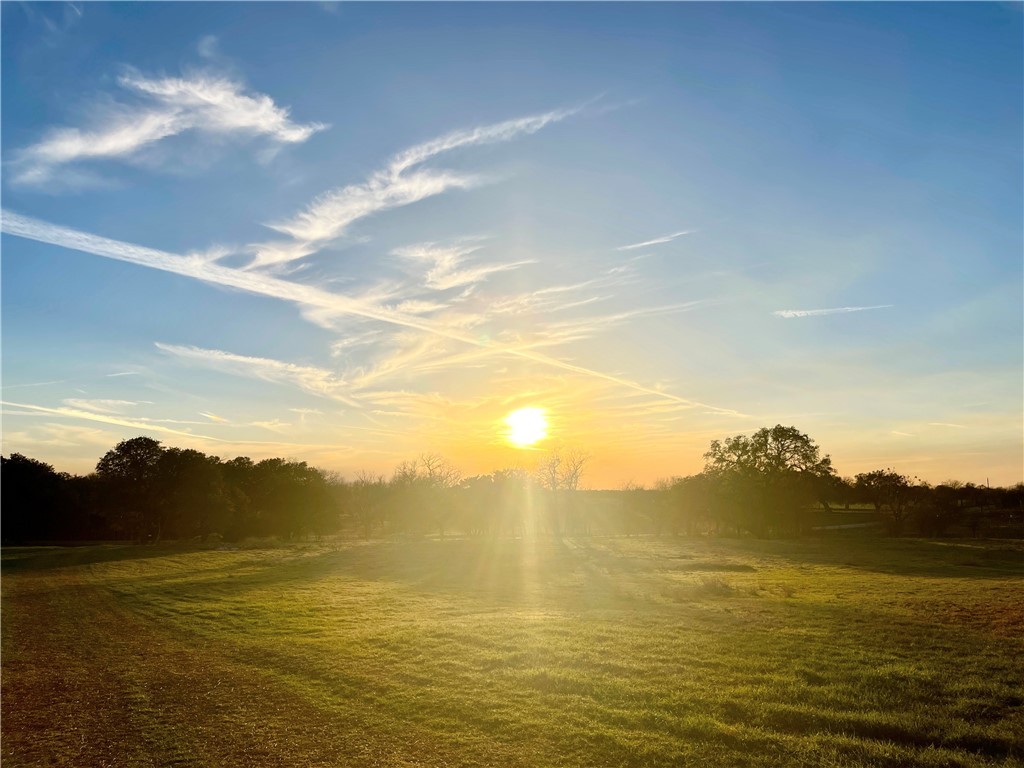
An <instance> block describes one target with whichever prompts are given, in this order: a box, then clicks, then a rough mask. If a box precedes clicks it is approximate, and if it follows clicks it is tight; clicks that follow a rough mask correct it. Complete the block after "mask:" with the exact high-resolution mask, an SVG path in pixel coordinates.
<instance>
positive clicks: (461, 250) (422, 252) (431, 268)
mask: <svg viewBox="0 0 1024 768" xmlns="http://www.w3.org/2000/svg"><path fill="white" fill-rule="evenodd" d="M480 247H481V246H479V245H453V246H442V245H436V244H435V243H421V244H419V245H411V246H406V247H404V248H397V249H395V250H394V251H392V254H393V255H395V256H400V257H402V258H404V259H407V260H409V261H412V262H416V263H418V264H424V265H426V272H425V275H424V278H423V280H424V285H425V286H426V287H427V288H431V289H433V290H435V291H447V290H449V289H451V288H465V287H466V286H470V285H475V284H476V283H479V282H482V281H484V280H486V279H487V277H488V275H493V274H495V273H497V272H507V271H509V270H511V269H517V268H518V267H521V266H524V265H526V264H535V263H536V259H522V260H520V261H509V262H498V263H490V264H487V263H480V264H470V265H466V262H467V257H468V256H470V255H471V254H473V253H475V252H476V251H478V250H480ZM464 265H465V266H464Z"/></svg>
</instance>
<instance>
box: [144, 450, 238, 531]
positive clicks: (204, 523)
mask: <svg viewBox="0 0 1024 768" xmlns="http://www.w3.org/2000/svg"><path fill="white" fill-rule="evenodd" d="M155 485H156V490H157V495H158V499H157V509H158V514H159V515H160V518H161V521H160V528H161V530H163V531H164V534H165V535H167V536H170V537H172V538H192V537H195V536H199V537H202V538H204V539H205V538H206V536H208V535H209V534H211V533H219V534H223V533H224V532H225V530H226V528H227V526H228V524H229V521H230V517H229V508H230V495H229V494H228V493H227V489H226V487H225V484H224V478H223V475H222V474H221V466H220V459H218V458H216V457H214V456H207V455H206V454H205V453H201V452H200V451H196V450H192V449H190V448H188V449H182V448H167V449H165V450H164V451H163V454H162V455H161V456H160V459H159V461H158V462H157V465H156V480H155Z"/></svg>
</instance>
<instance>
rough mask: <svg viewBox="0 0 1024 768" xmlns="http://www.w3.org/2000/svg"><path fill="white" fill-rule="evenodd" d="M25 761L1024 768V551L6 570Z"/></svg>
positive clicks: (411, 551) (871, 543) (475, 552)
mask: <svg viewBox="0 0 1024 768" xmlns="http://www.w3.org/2000/svg"><path fill="white" fill-rule="evenodd" d="M2 619H3V622H2V631H3V649H2V650H3V687H2V694H3V702H2V703H3V721H2V728H3V739H2V758H3V764H4V765H5V766H11V767H12V768H13V767H14V766H128V765H132V766H134V765H139V766H150V765H152V766H171V765H174V766H186V765H197V766H198V765H214V766H269V765H294V766H328V765H331V766H335V765H337V766H343V765H353V766H413V765H423V766H484V765H493V766H680V765H701V766H705V765H721V766H741V765H746V766H776V765H807V766H819V765H835V766H845V765H874V766H907V765H921V766H956V765H964V766H975V765H977V766H982V765H1019V764H1022V762H1024V548H1022V546H1021V544H1020V543H1011V542H976V541H951V540H947V541H942V540H937V541H923V540H882V539H874V538H854V537H843V536H839V537H835V538H825V539H813V540H801V541H750V540H713V539H710V540H709V539H696V540H686V539H674V538H646V537H637V538H625V537H613V538H594V539H589V540H587V539H581V540H563V541H554V540H550V539H533V538H524V539H503V540H486V539H447V540H440V539H418V540H394V541H377V542H368V543H348V542H344V543H322V544H321V543H318V544H306V545H303V544H294V545H281V546H252V547H242V548H239V549H232V548H221V549H210V548H205V549H196V548H183V547H176V546H170V545H168V546H148V547H138V546H95V547H80V548H74V549H57V548H26V549H10V550H5V551H4V553H3V615H2Z"/></svg>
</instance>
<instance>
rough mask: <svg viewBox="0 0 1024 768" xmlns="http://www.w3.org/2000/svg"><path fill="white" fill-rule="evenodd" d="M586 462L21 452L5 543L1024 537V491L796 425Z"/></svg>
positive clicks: (10, 478)
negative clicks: (844, 444) (683, 459)
mask: <svg viewBox="0 0 1024 768" xmlns="http://www.w3.org/2000/svg"><path fill="white" fill-rule="evenodd" d="M587 458H588V457H587V454H586V453H584V452H582V451H580V450H571V449H570V450H566V449H555V450H552V451H550V452H549V453H548V454H546V455H545V457H544V458H543V459H542V460H541V461H540V462H539V465H538V467H537V468H536V470H535V471H533V472H527V471H526V470H523V469H519V468H515V469H503V470H498V471H495V472H492V473H490V474H487V475H478V476H475V477H464V476H463V475H462V473H460V472H459V471H458V470H457V469H456V468H455V467H453V466H452V465H451V464H450V463H448V462H447V461H446V460H445V459H444V458H443V457H440V456H437V455H436V454H428V455H424V456H422V457H420V458H419V459H417V460H415V461H407V462H403V463H402V464H400V465H398V467H396V469H395V470H394V472H393V473H392V475H391V476H390V477H385V476H383V475H373V474H370V473H365V472H364V473H360V474H359V475H358V476H357V477H355V478H354V479H353V480H349V481H346V480H344V479H343V478H341V477H340V476H338V475H336V474H334V473H330V472H326V471H324V470H322V469H318V468H316V467H312V466H309V465H308V464H307V463H306V462H300V461H289V460H285V459H280V458H274V459H265V460H263V461H259V462H254V461H253V460H252V459H250V458H248V457H245V456H239V457H237V458H233V459H229V460H225V459H221V458H218V457H215V456H209V455H207V454H204V453H202V452H200V451H196V450H192V449H182V448H174V447H165V446H163V445H161V444H160V442H158V441H157V440H153V439H152V438H148V437H136V438H132V439H130V440H124V441H122V442H120V443H118V444H117V445H116V446H115V447H114V448H112V449H111V450H109V451H108V452H107V453H106V454H104V455H103V457H102V458H101V459H100V460H99V462H98V463H97V465H96V469H95V471H94V472H92V473H90V474H88V475H85V476H80V475H70V474H68V473H63V472H56V471H55V470H54V469H53V467H51V466H50V465H48V464H46V463H44V462H41V461H38V460H36V459H31V458H28V457H25V456H23V455H21V454H18V453H15V454H12V455H11V456H10V457H0V496H2V498H0V503H2V528H0V533H2V538H3V541H4V543H7V544H16V543H26V542H47V541H50V542H61V541H68V542H70V541H103V540H119V541H136V542H156V541H160V540H162V539H173V540H182V539H195V540H201V541H202V540H210V539H211V538H212V539H224V540H227V541H239V540H242V539H245V538H249V537H277V538H279V539H282V540H294V539H296V538H300V537H307V536H313V537H322V536H325V535H329V534H337V533H346V534H349V535H354V536H362V537H367V538H369V537H373V536H381V535H389V534H396V533H404V534H426V533H439V534H441V535H442V536H443V535H446V534H448V533H460V534H463V535H471V536H472V535H477V536H482V535H509V536H523V535H531V534H532V535H553V536H561V535H571V536H578V535H586V534H591V533H674V534H687V535H697V534H718V535H754V536H758V537H769V536H792V535H802V534H805V533H807V532H808V531H810V530H811V529H814V528H821V527H822V526H821V522H822V520H823V519H825V517H824V516H825V515H827V514H832V517H831V518H829V519H831V520H843V514H844V513H845V514H847V516H848V519H854V517H856V516H853V515H851V514H850V513H852V512H855V511H858V510H859V511H860V512H861V513H862V514H861V515H860V516H859V517H856V519H863V512H865V511H873V512H874V513H875V516H874V521H875V522H880V523H882V524H884V526H885V529H886V530H887V532H889V533H890V534H893V535H901V534H908V533H915V534H918V535H925V536H941V535H945V534H947V533H950V532H954V533H961V534H964V533H968V534H971V535H975V536H977V535H980V534H982V533H985V532H986V529H987V528H991V527H993V526H996V525H1007V524H1009V525H1016V526H1017V530H1024V527H1022V525H1021V524H1022V522H1024V520H1022V518H1024V484H1018V485H1016V486H1013V487H1012V488H988V487H983V486H977V485H973V484H971V483H960V482H956V481H947V482H945V483H942V484H940V485H937V486H931V485H928V484H927V483H922V482H920V481H918V480H917V479H916V478H912V477H909V476H907V475H904V474H901V473H899V472H897V471H895V470H893V469H878V470H874V471H871V472H865V473H861V474H858V475H857V476H856V477H853V478H842V477H839V476H838V474H837V473H836V471H835V469H834V468H833V466H832V461H831V459H830V457H829V456H827V455H825V456H823V455H822V454H821V451H820V449H819V447H818V446H817V445H816V444H815V443H814V441H812V440H811V439H810V438H809V437H808V436H807V435H805V434H803V433H801V432H800V431H799V430H797V429H796V428H795V427H783V426H781V425H778V426H775V427H771V428H764V429H761V430H758V431H757V432H755V433H754V434H753V435H751V436H746V435H737V436H735V437H728V438H726V439H724V440H721V441H718V440H715V441H713V442H712V443H711V445H710V448H709V450H708V452H707V453H706V454H705V456H704V459H705V466H704V469H703V471H702V472H700V473H698V474H695V475H690V476H687V477H676V478H671V479H668V480H664V481H661V482H659V483H658V484H657V485H656V486H655V487H654V488H651V489H646V488H642V487H638V486H628V487H626V488H624V489H622V490H620V491H612V492H606V491H583V490H580V484H581V480H582V477H583V475H584V470H585V468H586V462H587Z"/></svg>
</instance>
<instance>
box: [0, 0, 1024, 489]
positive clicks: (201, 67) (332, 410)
mask: <svg viewBox="0 0 1024 768" xmlns="http://www.w3.org/2000/svg"><path fill="white" fill-rule="evenodd" d="M2 14H3V18H2V21H3V32H2V35H3V37H2V61H3V73H2V86H3V91H2V119H3V124H2V136H3V145H2V152H3V217H2V228H3V233H4V234H3V239H2V258H3V261H2V269H3V273H2V277H3V280H2V333H3V337H2V341H3V349H2V354H3V360H2V362H3V379H2V385H3V389H2V391H3V442H2V447H3V453H4V454H5V455H9V454H11V453H12V452H20V453H23V454H26V455H28V456H31V457H35V458H38V459H41V460H43V461H46V462H49V463H51V464H53V465H54V467H56V469H58V470H62V471H69V472H88V471H91V470H92V469H93V467H95V464H96V461H97V459H98V458H99V457H100V456H101V455H103V453H104V452H105V451H107V450H108V449H110V448H111V447H112V446H113V445H114V444H115V443H117V442H118V441H120V440H124V439H126V438H130V437H134V436H137V435H148V436H150V437H153V438H156V439H157V440H160V441H161V442H162V443H164V444H165V445H170V446H180V447H185V448H196V449H198V450H201V451H204V452H206V453H208V454H211V455H215V456H220V457H225V458H229V457H233V456H238V455H246V456H251V457H253V458H254V459H261V458H267V457H273V456H281V457H287V458H292V459H299V460H305V461H308V462H310V463H311V464H313V465H315V466H318V467H323V468H325V469H327V470H334V471H337V472H339V473H341V474H342V475H343V476H345V477H354V476H355V475H356V473H357V472H360V471H362V470H367V471H371V472H377V473H382V474H384V475H389V474H390V472H391V471H392V469H393V468H394V467H395V466H396V465H397V464H399V463H400V462H402V461H405V460H409V459H416V457H418V456H421V455H424V454H436V455H439V456H443V457H444V458H445V459H446V460H447V461H449V462H451V464H452V465H453V466H455V467H458V468H459V469H460V470H461V472H462V473H463V474H464V475H466V476H471V475H474V474H480V473H486V472H490V471H492V470H496V469H500V468H505V467H520V468H524V469H528V470H529V469H531V468H532V467H533V464H532V463H531V462H535V461H537V460H538V457H541V456H542V455H543V453H544V451H545V450H546V449H547V448H548V447H549V446H554V445H559V446H564V447H565V448H566V449H567V450H579V451H584V452H585V453H586V455H587V463H586V471H585V475H584V477H583V481H582V483H583V485H584V486H588V487H592V488H616V487H619V486H621V485H622V484H624V483H627V482H630V481H632V482H635V483H639V484H648V485H649V484H652V483H654V482H655V481H657V480H658V479H659V478H666V477H669V476H673V475H686V474H690V473H693V472H697V471H699V470H700V469H701V468H702V467H703V465H704V459H703V454H704V453H705V452H706V451H707V450H708V446H709V444H710V442H711V441H712V440H715V439H721V438H724V437H726V436H729V435H736V434H750V433H752V432H754V431H755V430H757V429H759V428H761V427H764V426H771V425H775V424H783V425H793V426H796V427H797V428H799V429H800V430H801V431H802V432H805V433H807V434H808V435H810V437H811V438H812V439H813V440H814V441H815V442H816V443H817V444H818V445H819V446H820V447H821V449H822V451H823V452H824V453H828V454H831V456H832V460H833V463H834V466H835V468H836V469H837V471H838V472H839V474H841V475H854V474H856V473H860V472H867V471H870V470H874V469H878V468H883V467H892V468H894V469H895V470H897V471H898V472H901V473H905V474H907V475H909V476H915V477H919V478H921V479H922V480H927V481H930V482H933V483H935V482H941V481H943V480H946V479H948V478H957V479H959V480H963V481H971V482H975V483H985V482H986V481H988V482H990V483H991V484H993V485H997V484H1011V483H1015V482H1018V481H1020V480H1021V479H1022V475H1024V472H1022V464H1024V447H1022V429H1024V421H1022V394H1024V392H1022V369H1024V329H1022V305H1024V302H1022V261H1021V254H1022V245H1024V244H1022V230H1024V220H1022V216H1024V214H1022V211H1024V181H1022V150H1021V135H1022V93H1024V87H1022V86H1024V84H1022V55H1021V34H1022V21H1021V20H1022V14H1021V6H1020V5H1019V4H1016V5H1015V4H995V3H991V4H989V3H986V4H917V3H910V4H902V3H901V4H885V3H865V4H860V3H851V4H804V3H780V4H745V3H741V4H729V3H723V4H707V3H694V4H688V3H679V4H676V3H652V4H636V5H630V4H616V3H608V4H576V3H569V4H561V3H560V4H543V3H526V4H505V3H497V4H492V3H480V4H473V3H467V4H462V3H460V4H429V3H424V4H352V5H346V4H341V5H330V4H319V3H309V4H306V3H295V4H290V3H251V4H234V3H210V4H206V3H157V4H96V3H85V4H70V3H68V4H56V3H36V4H15V3H4V4H3V5H2Z"/></svg>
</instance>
